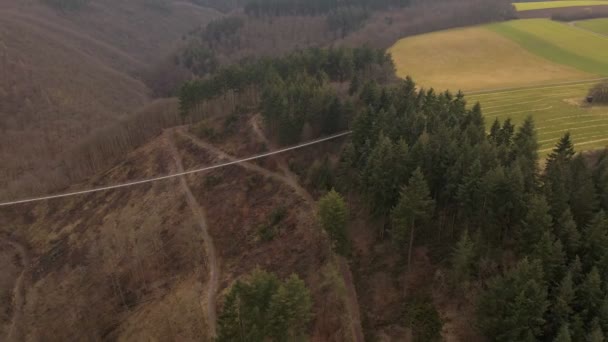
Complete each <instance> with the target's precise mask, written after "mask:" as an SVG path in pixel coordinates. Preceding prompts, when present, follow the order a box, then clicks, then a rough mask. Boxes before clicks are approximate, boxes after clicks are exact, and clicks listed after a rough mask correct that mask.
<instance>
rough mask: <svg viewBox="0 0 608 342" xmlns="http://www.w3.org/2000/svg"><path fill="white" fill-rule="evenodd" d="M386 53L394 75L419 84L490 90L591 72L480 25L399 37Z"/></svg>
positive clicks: (569, 78) (579, 75) (581, 76)
mask: <svg viewBox="0 0 608 342" xmlns="http://www.w3.org/2000/svg"><path fill="white" fill-rule="evenodd" d="M438 51H441V53H438ZM390 52H391V53H392V54H393V58H394V60H395V63H396V66H397V72H398V74H399V76H402V77H403V76H405V75H411V76H412V77H414V79H415V80H416V81H417V82H418V83H419V84H421V85H422V86H424V87H431V86H432V87H435V88H438V89H446V88H447V89H451V90H458V89H465V90H476V89H489V88H490V89H491V88H502V87H514V86H522V85H530V84H539V83H543V82H555V81H565V80H577V79H584V78H589V77H593V75H592V74H588V73H585V72H581V71H578V70H575V69H574V68H570V67H567V66H563V65H559V64H556V63H551V62H549V61H547V60H545V59H543V58H541V57H538V56H535V55H534V54H532V53H531V52H528V51H526V50H525V49H522V48H521V47H520V46H518V45H517V43H515V42H513V41H511V40H509V39H508V38H506V37H503V36H501V35H500V34H497V33H495V32H492V31H490V30H487V29H486V28H484V27H473V28H465V29H456V30H448V31H441V32H435V33H430V34H424V35H420V36H414V37H410V38H405V39H402V40H400V41H399V42H397V43H396V44H395V45H394V46H393V47H392V48H391V49H390Z"/></svg>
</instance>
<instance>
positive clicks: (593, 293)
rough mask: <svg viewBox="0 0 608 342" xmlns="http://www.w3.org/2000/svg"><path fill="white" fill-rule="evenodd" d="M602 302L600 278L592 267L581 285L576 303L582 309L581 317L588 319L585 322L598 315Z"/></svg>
mask: <svg viewBox="0 0 608 342" xmlns="http://www.w3.org/2000/svg"><path fill="white" fill-rule="evenodd" d="M603 300H604V292H603V291H602V278H601V277H600V273H599V271H598V269H597V267H593V268H592V269H591V271H590V272H589V273H588V274H587V277H586V278H585V281H584V282H583V283H582V284H581V286H580V292H579V294H578V298H577V302H578V304H579V306H580V307H581V308H582V313H583V315H584V316H583V317H586V318H587V319H588V320H587V322H589V320H591V319H592V318H594V317H597V316H598V315H599V314H600V309H601V307H602V303H603Z"/></svg>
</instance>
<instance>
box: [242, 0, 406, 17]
mask: <svg viewBox="0 0 608 342" xmlns="http://www.w3.org/2000/svg"><path fill="white" fill-rule="evenodd" d="M409 3H410V0H347V1H340V0H252V1H250V2H249V3H247V4H246V5H245V13H247V14H249V15H254V16H282V15H319V14H326V13H329V12H331V11H335V10H337V9H339V8H343V7H359V8H366V9H386V8H389V7H402V6H407V5H408V4H409Z"/></svg>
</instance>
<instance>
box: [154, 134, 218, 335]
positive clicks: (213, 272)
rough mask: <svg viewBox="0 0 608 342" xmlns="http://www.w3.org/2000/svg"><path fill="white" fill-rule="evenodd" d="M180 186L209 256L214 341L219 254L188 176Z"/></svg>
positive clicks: (210, 326) (208, 308) (209, 306)
mask: <svg viewBox="0 0 608 342" xmlns="http://www.w3.org/2000/svg"><path fill="white" fill-rule="evenodd" d="M165 138H166V139H167V141H168V146H169V148H170V150H171V154H172V156H173V159H174V160H175V164H176V165H177V169H178V172H184V165H183V164H182V160H181V157H180V156H179V153H178V151H177V148H176V147H175V144H174V143H173V140H172V138H171V136H170V133H169V132H166V133H165ZM179 180H180V186H181V188H182V191H183V192H184V194H185V195H186V201H187V202H188V206H189V207H190V210H192V214H193V215H194V217H195V218H196V220H197V222H198V225H199V227H200V229H201V233H202V234H203V239H204V243H205V247H204V249H205V254H206V255H207V264H208V267H209V280H208V281H207V298H206V305H204V304H203V305H204V306H206V312H207V325H208V329H209V335H210V337H211V338H212V339H213V338H215V337H216V332H217V312H216V295H217V291H218V287H219V280H220V266H219V262H218V260H217V254H216V251H215V245H214V244H213V238H212V237H211V235H210V234H209V227H208V225H207V216H206V215H205V210H204V209H203V208H202V207H201V205H200V204H199V203H198V201H197V200H196V198H195V197H194V195H193V194H192V190H191V189H190V186H188V182H187V180H186V176H182V177H180V178H179Z"/></svg>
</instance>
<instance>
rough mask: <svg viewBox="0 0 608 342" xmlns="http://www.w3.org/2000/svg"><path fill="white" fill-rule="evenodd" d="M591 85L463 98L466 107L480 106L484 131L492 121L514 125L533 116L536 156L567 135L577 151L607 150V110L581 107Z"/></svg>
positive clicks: (602, 107) (513, 91)
mask: <svg viewBox="0 0 608 342" xmlns="http://www.w3.org/2000/svg"><path fill="white" fill-rule="evenodd" d="M592 85H593V83H591V82H585V83H576V84H568V85H557V86H544V87H535V88H524V89H516V90H507V91H499V92H489V93H482V94H474V95H469V96H467V98H468V100H469V102H470V103H474V102H477V101H479V102H480V103H481V105H482V109H483V113H484V115H485V117H486V124H487V126H488V128H489V127H490V126H491V125H492V123H493V122H494V120H495V119H498V120H500V121H504V120H505V119H507V118H511V119H512V121H513V123H514V124H516V125H517V124H520V123H521V122H523V120H524V119H525V118H526V117H527V116H528V115H533V116H534V119H535V122H536V127H537V130H538V141H539V144H540V154H541V155H547V154H548V153H549V152H550V151H551V149H552V147H553V146H554V145H555V143H556V142H557V141H558V139H559V138H560V137H561V136H563V135H564V133H566V132H568V131H569V132H570V133H571V134H572V138H573V141H574V143H575V145H576V148H577V150H579V151H584V150H592V149H596V148H601V147H605V146H608V107H606V106H587V105H586V104H585V103H584V102H585V101H584V100H585V96H586V94H587V91H588V89H589V87H590V86H592Z"/></svg>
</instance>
